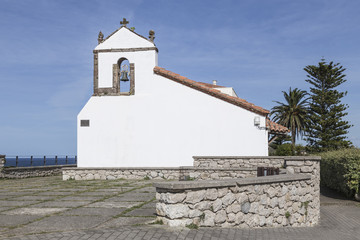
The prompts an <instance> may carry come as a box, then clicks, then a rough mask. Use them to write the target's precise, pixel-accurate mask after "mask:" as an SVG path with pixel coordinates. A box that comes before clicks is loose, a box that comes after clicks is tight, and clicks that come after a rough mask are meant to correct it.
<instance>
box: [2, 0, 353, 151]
mask: <svg viewBox="0 0 360 240" xmlns="http://www.w3.org/2000/svg"><path fill="white" fill-rule="evenodd" d="M359 10H360V1H355V0H354V1H352V0H347V1H333V0H325V1H322V0H319V1H316V0H313V1H288V0H286V1H283V0H271V1H269V0H266V1H265V0H264V1H252V0H248V1H199V0H191V1H188V0H186V1H170V0H161V1H145V0H144V1H141V0H135V1H124V0H123V1H106V0H86V1H85V0H81V1H80V0H61V1H60V0H58V1H51V0H0V32H1V37H0V45H1V47H2V50H1V58H0V90H1V92H0V111H1V112H0V116H1V117H0V133H1V134H0V136H1V137H0V153H1V154H7V155H32V154H33V155H43V154H47V155H50V154H58V155H62V154H64V155H65V154H68V155H70V154H76V116H77V114H78V112H79V111H80V110H81V108H82V107H83V106H84V105H85V103H86V101H87V100H88V99H89V98H90V96H91V94H92V87H93V86H92V81H93V80H92V77H93V76H92V74H93V69H92V67H93V65H92V64H93V55H92V50H93V49H94V48H95V47H96V44H97V35H98V33H99V31H100V30H101V31H102V32H103V33H104V35H105V37H106V36H107V35H109V34H110V33H111V32H113V31H114V30H116V29H117V28H118V27H119V26H120V23H119V22H120V20H122V18H123V17H126V18H127V19H128V20H129V21H130V24H129V25H128V26H129V27H135V28H136V29H135V31H136V32H137V33H139V34H141V35H143V36H146V37H147V36H148V32H149V30H150V29H153V30H155V33H156V34H155V36H156V38H155V43H156V45H157V47H158V48H159V66H161V67H164V68H166V69H169V70H171V71H174V72H176V73H179V74H181V75H184V76H186V77H189V78H190V79H193V80H196V81H202V82H209V83H210V82H212V80H214V79H216V80H218V84H219V85H225V86H232V87H234V88H235V90H236V92H237V94H238V95H239V97H241V98H244V99H246V100H248V101H250V102H253V103H255V104H256V105H259V106H262V107H264V108H267V109H271V108H272V107H273V106H274V102H273V101H274V100H278V101H282V98H283V97H282V93H281V91H284V90H288V89H289V87H292V88H295V87H298V88H301V89H304V90H308V88H309V85H308V84H307V83H306V82H305V79H306V74H305V71H304V70H303V68H304V67H305V66H306V65H310V64H317V63H318V62H319V61H320V59H321V58H322V57H324V58H325V59H326V60H328V61H334V62H340V63H341V64H342V65H343V66H344V67H345V68H347V70H346V72H345V73H346V75H347V80H348V81H347V82H346V83H345V84H343V85H342V86H341V89H342V90H347V91H348V96H346V97H345V98H344V99H343V102H344V103H347V104H349V106H350V108H349V109H348V112H349V115H348V116H347V118H346V119H347V120H349V121H350V122H351V123H352V124H353V125H354V127H352V128H351V129H350V133H349V135H348V136H349V139H350V140H351V141H352V142H353V143H354V144H355V145H356V146H360V137H359V135H360V120H359V117H360V106H359V104H358V102H359V99H360V81H359V78H360V68H359V66H360V48H359V43H360V15H359ZM224 121H226V119H224ZM219 124H221V123H219Z"/></svg>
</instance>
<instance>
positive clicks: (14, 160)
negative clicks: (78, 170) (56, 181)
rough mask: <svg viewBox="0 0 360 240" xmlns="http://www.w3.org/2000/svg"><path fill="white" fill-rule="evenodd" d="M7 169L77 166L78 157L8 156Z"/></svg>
mask: <svg viewBox="0 0 360 240" xmlns="http://www.w3.org/2000/svg"><path fill="white" fill-rule="evenodd" d="M5 159H6V162H5V167H38V166H54V165H69V164H77V156H76V155H75V156H50V157H49V156H48V157H47V156H43V157H39V156H30V157H28V156H10V157H8V156H6V158H5Z"/></svg>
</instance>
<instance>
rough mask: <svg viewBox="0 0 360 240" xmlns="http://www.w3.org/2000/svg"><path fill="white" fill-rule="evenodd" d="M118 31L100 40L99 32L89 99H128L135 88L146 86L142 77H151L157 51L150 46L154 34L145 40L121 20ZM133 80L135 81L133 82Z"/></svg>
mask: <svg viewBox="0 0 360 240" xmlns="http://www.w3.org/2000/svg"><path fill="white" fill-rule="evenodd" d="M120 24H121V26H120V28H119V29H117V30H116V31H114V32H113V33H111V34H110V35H109V36H108V37H106V38H104V34H103V33H102V32H101V31H100V32H99V35H98V45H97V47H96V48H95V49H94V51H93V53H94V94H93V96H132V95H135V88H136V89H138V87H139V89H140V90H141V89H142V85H144V84H145V85H146V83H144V82H143V81H144V80H145V79H143V78H142V75H145V73H147V74H149V73H150V74H151V73H152V69H153V67H155V66H157V53H158V49H157V47H156V46H155V44H154V39H155V32H154V31H153V30H150V31H149V38H145V37H143V36H141V35H139V34H138V33H136V32H135V28H134V27H131V28H130V29H129V28H128V27H127V24H129V21H127V20H126V19H125V18H123V20H122V21H121V22H120ZM135 77H136V78H137V79H135Z"/></svg>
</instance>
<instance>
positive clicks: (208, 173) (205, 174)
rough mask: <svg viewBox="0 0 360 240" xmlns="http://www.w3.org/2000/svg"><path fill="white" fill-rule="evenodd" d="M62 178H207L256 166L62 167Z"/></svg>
mask: <svg viewBox="0 0 360 240" xmlns="http://www.w3.org/2000/svg"><path fill="white" fill-rule="evenodd" d="M62 173H63V180H69V179H75V180H94V179H103V180H112V179H120V178H124V179H165V180H209V179H214V180H215V179H233V178H245V177H253V176H256V174H257V171H256V168H222V169H219V168H196V167H168V168H166V167H165V168H160V167H143V168H136V167H133V168H63V169H62Z"/></svg>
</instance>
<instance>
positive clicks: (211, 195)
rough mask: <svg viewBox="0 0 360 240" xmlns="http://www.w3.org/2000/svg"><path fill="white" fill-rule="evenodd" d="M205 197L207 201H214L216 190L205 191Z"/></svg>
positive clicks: (216, 195) (216, 194)
mask: <svg viewBox="0 0 360 240" xmlns="http://www.w3.org/2000/svg"><path fill="white" fill-rule="evenodd" d="M205 197H206V199H208V200H215V199H216V198H217V197H218V190H217V189H216V188H209V189H207V190H206V194H205Z"/></svg>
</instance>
